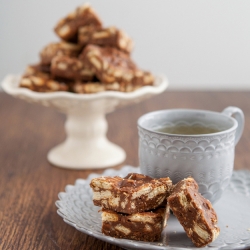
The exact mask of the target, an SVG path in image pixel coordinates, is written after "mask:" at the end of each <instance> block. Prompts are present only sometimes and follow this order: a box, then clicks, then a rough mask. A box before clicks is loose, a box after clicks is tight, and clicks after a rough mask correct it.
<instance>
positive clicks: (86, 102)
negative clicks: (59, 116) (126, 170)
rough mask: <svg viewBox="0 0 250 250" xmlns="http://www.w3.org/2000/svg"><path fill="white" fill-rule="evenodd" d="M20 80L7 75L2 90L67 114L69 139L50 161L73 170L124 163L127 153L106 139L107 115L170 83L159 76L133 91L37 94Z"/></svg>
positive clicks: (159, 91)
mask: <svg viewBox="0 0 250 250" xmlns="http://www.w3.org/2000/svg"><path fill="white" fill-rule="evenodd" d="M19 79H20V76H16V75H8V76H6V77H5V79H4V80H3V82H2V88H3V90H4V91H5V92H6V93H8V94H10V95H12V96H14V97H18V98H21V99H24V100H26V101H28V102H36V103H40V104H42V105H44V106H47V107H52V108H55V109H56V110H58V111H60V112H62V113H65V114H66V115H67V121H66V123H65V130H66V135H67V138H66V140H65V141H64V142H63V143H61V144H59V145H58V146H56V147H54V148H52V149H51V150H50V151H49V153H48V156H47V157H48V160H49V162H50V163H51V164H53V165H56V166H58V167H62V168H70V169H91V168H105V167H110V166H114V165H118V164H120V163H122V162H123V161H124V160H125V158H126V153H125V151H124V150H123V149H122V148H120V147H119V146H117V145H115V144H114V143H112V142H110V141H109V140H108V139H107V137H106V133H107V129H108V124H107V121H106V118H105V114H107V113H109V112H112V111H113V110H114V109H115V108H116V107H118V106H121V105H126V104H130V103H137V102H140V101H142V100H143V99H145V98H148V97H150V96H153V95H156V94H159V93H162V92H163V91H164V90H165V89H166V88H167V86H168V81H167V79H166V77H164V76H157V77H156V81H155V83H154V86H145V87H142V88H140V89H137V90H136V91H134V92H130V93H123V92H115V91H105V92H100V93H96V94H74V93H70V92H53V93H38V92H34V91H31V90H29V89H26V88H21V87H19V86H18V85H19Z"/></svg>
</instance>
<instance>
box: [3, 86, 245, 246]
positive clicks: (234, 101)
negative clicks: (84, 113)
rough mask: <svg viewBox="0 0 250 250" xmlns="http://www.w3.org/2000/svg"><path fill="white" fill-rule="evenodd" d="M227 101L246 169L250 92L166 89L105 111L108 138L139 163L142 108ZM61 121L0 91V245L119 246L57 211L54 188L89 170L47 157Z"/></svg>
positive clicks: (238, 165)
mask: <svg viewBox="0 0 250 250" xmlns="http://www.w3.org/2000/svg"><path fill="white" fill-rule="evenodd" d="M229 105H234V106H238V107H240V108H241V109H242V110H243V111H244V113H245V117H246V125H245V130H244V133H243V137H242V139H241V140H240V142H239V143H238V145H237V147H236V157H235V169H242V168H247V169H249V170H250V164H249V163H250V154H249V153H248V151H249V148H250V92H199V91H196V92H191V91H190V92H181V91H179V92H174V91H172V92H168V91H167V92H165V93H163V94H161V95H158V96H156V97H153V98H151V99H148V100H146V101H144V102H142V103H140V104H136V105H131V106H127V107H123V108H120V109H118V110H116V111H115V112H113V113H111V114H109V115H107V120H108V123H109V131H108V138H109V139H110V140H111V141H113V142H114V143H117V144H118V145H120V146H121V147H123V148H124V149H125V151H126V152H127V159H126V161H125V164H130V165H133V166H138V134H137V119H138V118H139V117H140V116H141V115H142V114H144V113H147V112H150V111H154V110H159V109H169V108H199V109H209V110H214V111H222V110H223V109H224V108H225V107H227V106H229ZM64 121H65V116H64V115H63V114H60V113H58V112H56V111H54V110H52V109H49V108H45V107H42V106H39V105H37V104H32V105H31V104H29V103H26V102H24V101H22V100H18V99H14V98H12V97H10V96H7V95H6V94H4V93H0V249H3V250H5V249H51V250H54V249H55V250H58V249H79V250H82V249H84V250H88V249H95V250H99V249H100V250H104V249H107V250H120V249H121V248H119V247H116V246H113V245H110V244H108V243H105V242H102V241H100V240H97V239H95V238H93V237H90V236H88V235H85V234H83V233H81V232H78V231H77V230H75V229H74V228H73V227H71V226H69V225H67V224H66V223H64V222H63V220H62V219H61V217H59V216H58V215H57V213H56V206H55V201H56V200H57V195H58V193H59V192H60V191H63V190H64V187H65V186H66V185H67V184H73V183H74V182H75V180H76V179H77V178H86V177H87V176H88V175H89V174H90V173H91V172H92V171H90V170H88V171H84V170H79V171H76V170H66V169H60V168H57V167H54V166H51V165H50V164H49V163H48V161H47V160H46V155H47V152H48V151H49V149H51V148H52V147H53V146H55V145H57V144H58V143H60V142H62V141H63V140H64V138H65V132H64ZM119 167H121V166H117V168H119ZM94 171H95V172H97V173H101V172H102V171H103V170H94Z"/></svg>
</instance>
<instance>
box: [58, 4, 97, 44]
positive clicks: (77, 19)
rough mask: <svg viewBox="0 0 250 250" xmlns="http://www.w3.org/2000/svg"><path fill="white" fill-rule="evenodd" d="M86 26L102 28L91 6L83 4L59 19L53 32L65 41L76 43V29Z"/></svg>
mask: <svg viewBox="0 0 250 250" xmlns="http://www.w3.org/2000/svg"><path fill="white" fill-rule="evenodd" d="M88 25H93V26H96V27H102V22H101V20H100V18H99V17H98V15H97V14H96V13H95V11H94V10H93V9H92V8H91V6H90V5H89V4H84V5H82V6H80V7H78V8H77V9H76V10H75V11H73V12H71V13H70V14H68V15H67V16H66V17H65V18H63V19H61V20H60V21H59V22H58V23H57V25H56V27H55V32H56V34H57V35H58V36H59V37H60V38H61V39H63V40H65V41H76V40H77V33H78V29H79V28H80V27H83V26H88Z"/></svg>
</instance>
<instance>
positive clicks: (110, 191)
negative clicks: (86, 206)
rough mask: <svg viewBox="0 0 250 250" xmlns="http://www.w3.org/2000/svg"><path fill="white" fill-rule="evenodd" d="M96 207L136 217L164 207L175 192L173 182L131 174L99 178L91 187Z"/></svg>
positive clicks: (95, 179)
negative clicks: (138, 214) (137, 214)
mask: <svg viewBox="0 0 250 250" xmlns="http://www.w3.org/2000/svg"><path fill="white" fill-rule="evenodd" d="M90 186H91V188H92V189H93V192H94V193H93V202H94V204H95V205H96V206H101V207H102V208H104V209H108V210H113V211H116V212H119V213H126V214H133V213H138V212H144V211H147V210H151V209H155V208H157V207H159V206H160V205H162V204H163V203H164V202H165V200H166V197H167V196H168V195H169V192H170V190H171V189H172V181H171V180H170V179H169V178H161V179H153V178H151V177H149V176H146V175H142V174H136V173H131V174H129V175H127V176H126V177H125V178H121V177H118V176H116V177H99V178H94V179H92V181H91V183H90Z"/></svg>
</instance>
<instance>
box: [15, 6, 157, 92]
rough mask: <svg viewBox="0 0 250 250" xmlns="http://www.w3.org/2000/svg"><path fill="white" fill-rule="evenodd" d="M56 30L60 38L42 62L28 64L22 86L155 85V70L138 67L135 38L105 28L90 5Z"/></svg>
mask: <svg viewBox="0 0 250 250" xmlns="http://www.w3.org/2000/svg"><path fill="white" fill-rule="evenodd" d="M54 30H55V33H56V34H57V35H58V37H59V38H60V39H61V40H60V41H59V42H54V43H49V44H48V45H47V46H45V47H44V48H43V49H42V50H41V52H40V62H39V63H38V64H36V65H30V66H28V67H27V69H26V71H25V73H24V75H23V76H22V78H21V80H20V87H25V88H29V89H31V90H33V91H37V92H54V91H70V92H74V93H88V94H90V93H97V92H100V91H110V90H113V91H123V92H131V91H134V90H136V89H137V88H140V87H143V86H146V85H152V84H153V82H154V77H153V75H152V74H151V73H150V72H147V71H143V70H141V69H139V68H138V67H137V65H136V64H135V63H134V61H133V60H132V58H131V56H130V53H131V51H132V48H133V41H132V40H131V38H130V37H128V35H127V34H126V33H125V32H123V31H122V30H120V29H118V28H116V27H114V26H112V27H104V26H103V24H102V21H101V20H100V18H99V16H98V15H97V14H96V12H95V11H94V10H93V9H92V8H91V7H90V5H88V4H84V5H83V6H80V7H78V8H77V9H76V10H75V11H73V12H71V13H70V14H68V15H67V16H66V17H65V18H63V19H61V20H60V21H59V22H58V23H57V25H56V27H55V29H54Z"/></svg>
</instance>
